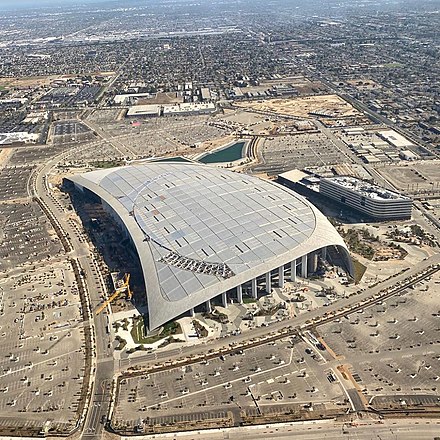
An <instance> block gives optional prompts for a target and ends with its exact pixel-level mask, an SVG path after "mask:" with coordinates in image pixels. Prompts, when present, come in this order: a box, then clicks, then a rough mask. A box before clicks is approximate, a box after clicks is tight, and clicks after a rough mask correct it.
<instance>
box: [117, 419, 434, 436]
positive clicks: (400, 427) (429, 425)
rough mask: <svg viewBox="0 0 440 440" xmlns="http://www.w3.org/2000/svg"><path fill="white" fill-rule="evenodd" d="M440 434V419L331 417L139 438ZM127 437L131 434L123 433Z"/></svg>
mask: <svg viewBox="0 0 440 440" xmlns="http://www.w3.org/2000/svg"><path fill="white" fill-rule="evenodd" d="M438 435H440V422H433V421H427V420H423V419H414V420H394V421H380V422H379V421H373V420H357V421H356V422H354V423H352V424H350V423H346V424H344V423H335V422H334V421H333V420H331V421H322V422H320V421H317V422H297V423H280V424H277V425H275V424H272V425H263V426H255V427H245V428H230V429H212V430H209V431H194V432H188V433H179V434H177V435H176V434H174V435H173V434H156V435H150V436H142V437H137V440H147V439H153V438H154V439H162V440H174V439H177V440H224V439H228V440H258V439H261V440H272V439H291V440H316V439H320V440H321V439H327V440H341V439H342V440H343V439H347V440H354V439H356V440H415V439H417V440H433V439H434V438H435V437H436V436H438ZM122 438H123V439H124V440H128V439H130V438H132V437H122Z"/></svg>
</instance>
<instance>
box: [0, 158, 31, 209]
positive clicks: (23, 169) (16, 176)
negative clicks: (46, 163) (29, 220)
mask: <svg viewBox="0 0 440 440" xmlns="http://www.w3.org/2000/svg"><path fill="white" fill-rule="evenodd" d="M33 169H34V167H33V166H15V167H7V168H3V169H1V171H0V188H1V189H2V190H1V192H0V201H4V200H14V199H19V198H23V197H27V181H28V179H29V176H30V175H31V173H32V170H33Z"/></svg>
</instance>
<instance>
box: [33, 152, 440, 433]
mask: <svg viewBox="0 0 440 440" xmlns="http://www.w3.org/2000/svg"><path fill="white" fill-rule="evenodd" d="M68 154H72V150H71V151H70V152H69V153H68ZM59 160H60V156H58V157H55V158H53V159H52V160H50V161H49V162H47V163H46V164H45V165H44V166H43V167H42V168H41V169H40V170H39V171H38V173H37V175H36V182H35V190H36V194H37V195H38V196H39V197H40V198H41V199H42V200H44V202H45V203H46V205H47V206H48V207H49V209H50V210H51V211H52V213H53V214H54V215H55V217H56V218H57V220H58V222H59V223H60V224H61V226H62V227H63V229H64V231H65V232H66V233H68V234H69V236H70V240H71V244H72V246H73V249H74V251H73V252H72V253H71V256H72V257H74V258H77V259H78V260H79V262H80V264H81V267H82V269H83V270H84V271H85V273H86V282H87V286H88V290H89V295H90V302H91V304H98V303H99V302H100V295H101V294H102V286H101V283H100V281H99V280H98V279H97V276H96V272H94V271H93V270H92V267H93V262H92V260H91V256H90V251H89V249H88V248H87V246H86V245H84V243H81V242H80V241H79V240H78V238H77V237H76V235H75V231H74V230H73V229H72V228H71V227H70V226H69V224H68V223H67V221H65V219H64V216H63V215H62V214H61V212H60V209H59V208H58V207H57V205H56V204H55V203H54V201H53V200H52V199H51V197H49V195H48V193H47V189H46V187H45V184H44V176H45V175H46V174H47V173H49V172H50V170H51V169H52V168H53V167H54V166H55V165H56V163H57V162H58V161H59ZM439 262H440V255H435V256H433V257H431V258H429V259H427V260H425V261H422V262H420V263H419V264H417V265H415V266H413V267H412V268H411V270H409V271H407V272H405V273H403V274H401V275H399V276H397V277H394V278H392V279H391V280H389V281H386V282H384V283H381V284H380V285H379V286H376V287H374V288H371V289H368V290H366V291H365V292H363V293H361V294H359V295H356V296H353V297H350V298H347V299H344V300H340V301H338V302H337V303H335V304H333V305H331V306H329V307H325V308H319V309H316V310H314V311H311V312H309V313H307V314H306V315H300V316H298V317H296V318H293V319H291V320H289V321H282V322H279V323H275V324H273V325H270V326H269V327H261V328H258V329H255V330H253V331H252V332H247V333H245V334H242V335H239V336H234V337H230V338H227V339H220V340H214V341H211V342H208V343H205V344H202V345H198V346H193V347H187V348H182V349H179V350H175V349H174V350H170V351H168V352H163V353H160V354H158V355H154V354H153V355H151V354H150V355H145V356H141V357H137V358H136V360H135V363H136V364H141V363H144V364H145V365H152V364H155V363H162V362H165V361H167V360H175V359H176V358H180V359H181V358H185V357H187V356H190V355H193V354H200V353H206V352H207V351H208V349H213V350H216V349H219V348H221V347H227V346H228V345H229V344H230V343H232V342H235V343H240V342H246V341H248V340H249V339H250V338H258V337H261V336H265V335H268V334H269V333H271V332H274V331H276V330H279V329H282V328H284V327H286V326H293V327H296V326H301V325H303V324H305V323H306V321H307V320H310V319H313V318H316V317H319V316H321V315H323V314H324V313H325V312H327V313H328V312H332V311H336V310H338V309H341V308H343V307H347V306H351V305H354V304H356V303H358V302H360V301H362V300H363V299H366V298H368V297H371V296H372V295H373V294H375V293H377V292H378V291H379V290H382V289H384V288H386V287H390V286H392V285H394V284H396V283H397V282H398V281H401V280H403V279H405V278H407V277H409V276H410V275H413V274H415V273H417V272H419V271H421V270H423V269H424V268H426V267H427V266H429V265H430V264H436V263H439ZM93 328H94V332H95V340H96V371H95V380H94V385H93V394H92V398H91V401H90V408H89V411H88V412H87V417H86V421H85V424H84V429H83V431H82V437H83V438H85V439H93V438H95V439H99V438H101V437H102V434H103V432H102V431H103V428H104V425H103V423H101V422H102V420H103V418H104V417H105V416H106V415H107V412H108V405H109V402H110V386H111V382H112V379H113V376H114V373H115V365H114V361H113V357H112V349H111V348H109V347H110V346H111V340H110V335H109V334H107V331H106V328H107V316H106V314H105V313H102V314H100V315H98V316H93ZM131 362H132V361H131V360H127V361H125V362H123V363H122V365H120V366H119V368H121V367H122V368H121V369H126V368H127V367H128V366H129V365H130V364H131ZM423 423H424V422H423ZM399 426H400V425H399ZM411 426H412V427H413V428H414V426H415V425H414V426H413V425H411ZM424 426H425V425H424ZM419 428H421V426H420V427H419ZM286 429H287V428H286ZM350 429H353V428H350ZM374 429H375V430H380V432H379V431H378V434H377V435H376V436H374V435H373V436H371V432H374V431H371V427H370V431H368V432H370V434H369V433H367V431H365V433H364V434H361V433H362V432H363V431H362V430H363V428H362V429H361V428H359V427H358V428H356V430H355V431H353V434H351V433H349V434H344V435H343V437H344V438H375V439H376V438H377V439H380V438H398V439H406V438H408V439H410V438H411V439H413V438H415V437H414V432H413V433H411V434H408V435H407V434H406V433H405V431H402V432H400V433H399V435H398V436H397V437H390V436H389V435H390V429H388V431H387V432H386V435H387V436H385V437H384V436H382V435H385V432H382V430H383V429H384V428H383V426H380V425H378V426H377V427H375V428H374ZM402 429H404V428H402ZM405 429H406V428H405ZM307 431H308V432H304V436H301V437H299V434H296V433H295V438H304V439H307V438H316V432H315V433H314V434H310V431H309V430H308V428H307ZM321 432H322V434H323V435H321V436H322V437H324V438H329V439H330V438H341V437H342V434H341V428H340V427H339V428H334V427H332V428H330V427H326V428H324V427H321ZM350 432H351V431H350ZM431 432H432V434H431ZM428 433H429V435H430V436H429V437H423V435H425V434H426V435H428ZM435 433H437V434H438V435H440V426H436V427H435V429H434V430H432V429H431V426H430V425H426V426H425V427H424V430H421V431H420V435H419V433H418V434H417V437H418V438H433V435H434V434H435ZM269 434H271V435H272V434H273V435H275V434H276V436H272V437H271V436H269ZM324 434H325V435H324ZM182 435H183V434H179V438H182V439H186V438H188V439H190V438H194V439H196V438H200V439H203V438H208V437H202V436H194V434H189V436H187V435H186V434H184V436H182ZM191 435H193V437H191ZM203 435H205V434H203ZM222 435H223V434H222ZM228 435H229V437H226V438H229V439H234V438H237V439H239V438H240V439H243V438H252V439H257V438H264V439H269V438H283V437H284V438H293V437H292V431H288V429H287V431H283V432H281V431H279V432H272V433H271V432H263V431H261V430H254V429H251V428H245V429H242V430H241V431H239V433H238V434H236V435H235V434H234V433H233V432H230V433H229V434H228ZM301 435H302V434H301ZM350 435H353V436H354V437H350ZM289 436H290V437H289ZM346 436H347V437H346ZM156 438H160V437H157V436H156ZM170 438H174V437H170ZM209 438H210V439H212V440H214V439H215V438H222V439H223V438H225V437H214V436H211V435H210V436H209Z"/></svg>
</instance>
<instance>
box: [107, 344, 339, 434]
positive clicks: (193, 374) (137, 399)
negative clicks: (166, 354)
mask: <svg viewBox="0 0 440 440" xmlns="http://www.w3.org/2000/svg"><path fill="white" fill-rule="evenodd" d="M344 399H345V395H344V394H343V391H342V388H341V387H340V385H339V382H338V381H337V380H336V378H335V376H334V375H333V373H332V371H331V370H330V368H327V367H326V364H325V361H324V358H323V356H322V354H321V352H320V351H318V350H317V349H316V348H313V347H311V346H310V345H309V344H307V343H306V342H304V341H302V340H299V339H290V338H287V339H283V340H280V341H278V342H273V343H270V344H268V345H265V346H262V347H259V348H258V349H249V350H245V351H241V350H238V351H237V352H235V353H233V354H231V355H226V356H220V357H219V358H215V359H213V360H210V361H203V362H201V363H198V364H195V365H190V366H186V367H182V368H176V369H172V370H168V371H164V372H159V373H154V374H150V375H144V376H139V377H135V378H126V379H123V380H122V381H121V384H120V392H119V399H118V403H117V407H116V413H115V416H114V419H113V426H115V427H118V428H121V427H126V428H127V429H136V426H137V427H138V428H137V429H140V428H139V425H141V426H142V429H143V430H148V429H152V428H153V426H154V425H174V426H179V425H181V424H183V425H185V424H188V423H191V422H193V421H194V420H195V419H194V418H199V419H200V420H201V423H204V422H206V421H207V420H209V419H212V418H218V419H224V418H225V417H226V418H229V419H230V423H239V422H241V421H242V420H243V419H246V420H247V419H252V418H261V417H265V416H267V415H269V414H271V415H276V414H279V415H283V414H286V413H290V414H294V413H298V414H299V412H301V411H310V410H311V409H313V408H314V406H315V405H317V408H319V407H321V409H325V410H336V409H341V408H343V409H344V408H345V406H344V405H345V403H344ZM189 413H191V414H189ZM140 420H141V424H140V423H139V421H140Z"/></svg>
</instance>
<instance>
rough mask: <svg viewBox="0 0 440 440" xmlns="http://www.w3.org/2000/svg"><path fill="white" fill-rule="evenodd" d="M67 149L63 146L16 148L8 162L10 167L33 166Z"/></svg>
mask: <svg viewBox="0 0 440 440" xmlns="http://www.w3.org/2000/svg"><path fill="white" fill-rule="evenodd" d="M67 148H69V147H68V146H66V145H64V144H58V145H56V146H44V147H20V148H17V149H16V150H15V151H14V153H13V154H12V157H11V158H10V160H9V163H10V164H11V165H34V164H38V163H41V162H43V161H45V160H47V159H49V158H52V157H54V156H56V155H57V154H58V153H61V152H62V151H64V150H66V149H67Z"/></svg>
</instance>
